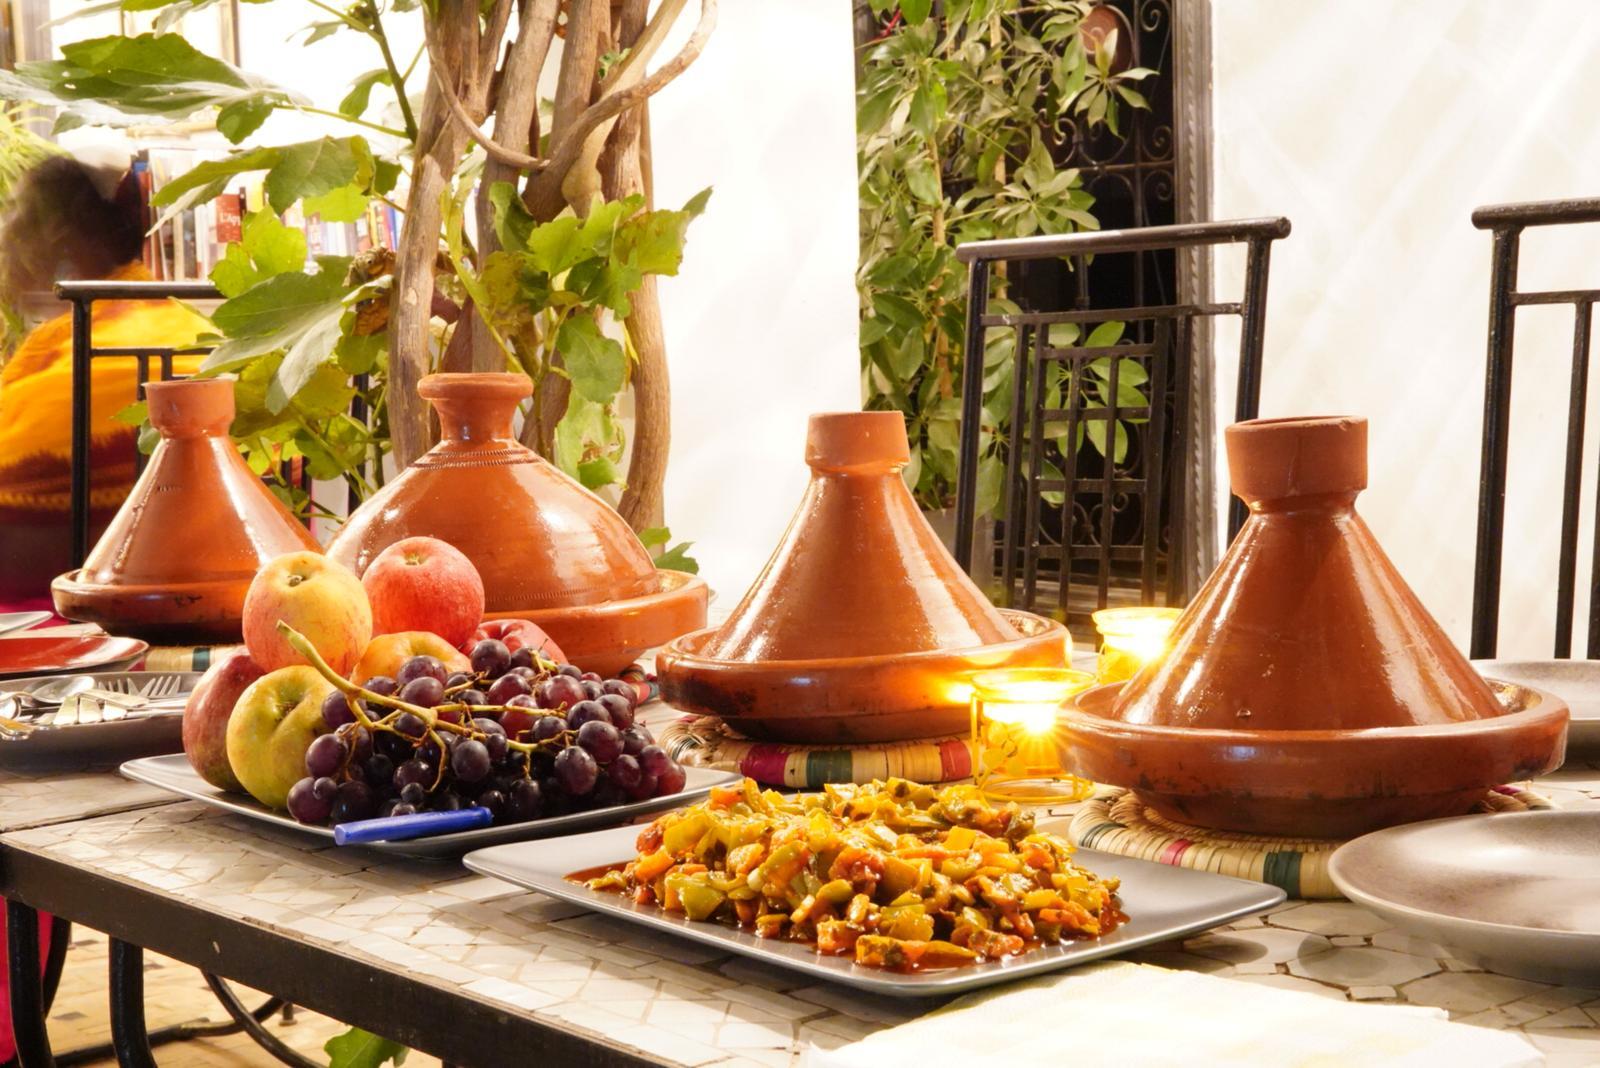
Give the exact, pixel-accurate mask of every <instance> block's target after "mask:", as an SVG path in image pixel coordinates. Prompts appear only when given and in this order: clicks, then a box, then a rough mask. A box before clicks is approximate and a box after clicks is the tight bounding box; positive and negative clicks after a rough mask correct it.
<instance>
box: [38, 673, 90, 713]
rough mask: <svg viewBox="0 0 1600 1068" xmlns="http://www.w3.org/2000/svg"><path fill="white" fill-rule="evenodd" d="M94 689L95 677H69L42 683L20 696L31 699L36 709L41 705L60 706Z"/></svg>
mask: <svg viewBox="0 0 1600 1068" xmlns="http://www.w3.org/2000/svg"><path fill="white" fill-rule="evenodd" d="M92 689H94V676H93V675H68V676H66V677H64V678H59V679H50V680H49V681H48V682H41V683H40V684H39V685H37V686H35V687H34V688H33V689H32V690H30V691H28V692H27V693H25V694H21V695H20V696H22V697H25V698H27V699H29V700H30V701H31V702H32V703H33V704H34V705H35V706H36V707H37V706H39V705H59V704H63V703H65V702H66V700H67V698H69V697H72V696H74V695H76V694H80V693H83V692H84V691H85V690H92Z"/></svg>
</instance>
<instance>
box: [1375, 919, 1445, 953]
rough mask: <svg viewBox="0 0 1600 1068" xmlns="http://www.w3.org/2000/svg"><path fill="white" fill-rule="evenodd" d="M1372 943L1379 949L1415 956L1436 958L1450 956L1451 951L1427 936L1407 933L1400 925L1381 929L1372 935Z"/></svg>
mask: <svg viewBox="0 0 1600 1068" xmlns="http://www.w3.org/2000/svg"><path fill="white" fill-rule="evenodd" d="M1372 944H1373V945H1374V946H1377V947H1378V948H1379V949H1392V950H1394V951H1395V952H1396V953H1409V954H1411V955H1412V956H1413V957H1433V958H1435V959H1438V958H1441V957H1448V956H1449V955H1450V953H1449V951H1448V950H1446V949H1445V948H1444V947H1443V946H1440V945H1438V944H1436V943H1433V942H1429V941H1428V940H1427V939H1425V938H1417V937H1416V936H1415V935H1409V934H1406V933H1405V932H1404V931H1402V930H1401V929H1400V928H1398V927H1391V928H1389V929H1388V930H1387V931H1379V932H1378V933H1377V934H1375V935H1373V936H1372Z"/></svg>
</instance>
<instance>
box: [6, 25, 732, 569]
mask: <svg viewBox="0 0 1600 1068" xmlns="http://www.w3.org/2000/svg"><path fill="white" fill-rule="evenodd" d="M214 2H216V0H124V3H123V6H124V7H126V8H128V9H137V10H140V11H146V12H148V11H151V10H152V9H154V11H155V13H156V21H155V29H154V30H153V31H152V32H149V33H142V34H139V35H136V36H124V35H113V36H109V37H102V38H97V39H93V40H88V41H81V42H77V43H74V44H69V45H65V46H63V47H62V49H61V56H60V58H59V59H56V60H51V61H46V62H34V63H26V64H22V65H20V66H19V67H18V69H17V70H16V71H15V72H0V96H5V97H9V98H11V99H14V100H26V101H30V102H33V103H37V104H45V105H49V106H51V107H53V108H55V109H56V110H57V115H58V119H57V128H58V129H60V128H63V127H65V126H71V125H80V124H84V123H99V124H106V125H136V124H140V125H148V124H150V123H152V122H179V121H185V122H192V121H193V120H195V119H197V118H203V117H207V116H209V117H211V118H212V119H213V120H214V122H215V125H216V129H217V130H218V131H219V132H220V133H221V134H222V135H223V136H224V137H225V138H226V139H227V140H228V141H229V142H231V143H233V144H234V145H236V146H240V147H238V148H236V149H235V150H233V151H231V152H229V153H228V154H227V155H226V156H224V157H223V158H220V159H216V160H212V161H208V162H205V163H201V164H200V165H198V166H196V167H194V168H193V169H192V170H190V171H189V172H188V173H187V174H184V175H182V176H181V177H179V178H177V179H176V180H174V181H172V182H170V183H169V184H167V185H166V186H165V187H164V188H162V189H161V190H160V191H159V192H158V194H157V195H156V197H155V207H156V208H157V209H158V210H159V211H160V213H161V219H166V218H170V217H172V216H174V215H175V214H177V213H179V212H181V211H183V210H185V209H187V208H190V207H192V206H194V205H195V204H197V203H201V202H204V201H207V200H209V199H211V198H214V197H216V196H217V195H218V194H220V193H222V192H223V191H224V190H225V189H228V188H230V187H233V186H236V185H238V184H239V183H240V182H241V181H242V180H243V176H246V175H251V174H258V175H262V176H264V179H263V190H264V196H265V204H264V205H263V207H262V208H261V210H259V211H257V212H255V213H254V214H251V215H250V216H248V217H247V218H246V219H245V220H244V222H243V226H242V236H241V239H240V240H239V241H238V242H237V243H235V244H234V245H233V246H232V247H230V248H229V249H228V250H227V255H226V257H225V258H224V259H223V260H222V261H221V262H220V263H218V265H217V266H216V268H215V269H214V270H213V272H212V275H211V277H212V280H213V281H214V283H215V284H216V286H217V288H218V289H220V290H221V291H222V294H223V296H224V297H225V298H226V299H225V300H224V301H223V303H222V304H221V305H220V306H219V307H218V308H217V309H216V311H215V313H214V314H213V316H212V320H213V322H214V323H215V324H216V327H217V331H218V335H219V337H218V341H219V344H218V347H217V348H216V350H215V351H214V352H213V353H212V355H211V356H210V357H209V358H208V360H207V361H206V363H205V366H204V369H203V371H202V373H203V374H223V373H227V374H232V375H235V376H236V379H237V381H236V386H235V391H236V396H237V399H238V410H239V418H238V420H237V421H236V423H235V425H234V428H233V433H234V435H235V437H236V438H237V439H238V441H239V444H240V446H241V448H242V449H243V450H244V452H245V454H246V456H247V458H248V459H249V460H250V462H251V464H252V466H254V467H255V469H256V470H257V471H258V472H266V471H267V470H268V469H269V467H271V466H272V465H275V464H276V463H278V462H280V461H282V460H284V459H289V458H303V459H304V461H305V463H306V464H307V465H308V467H309V470H310V473H311V474H312V476H313V477H315V478H318V479H330V478H343V479H345V480H346V481H347V482H348V483H349V484H350V487H351V489H352V490H353V491H354V492H355V494H356V496H357V497H362V496H365V495H366V494H367V493H368V492H370V491H371V490H372V489H373V488H374V487H373V483H374V482H376V481H378V480H381V477H382V470H383V464H382V463H381V458H382V456H383V455H384V454H386V453H392V456H393V460H394V461H396V462H398V464H400V465H402V466H403V465H405V464H408V463H410V462H411V461H412V460H414V459H415V458H416V457H418V456H419V455H421V454H422V453H423V452H424V451H426V449H427V448H428V447H429V446H430V445H431V443H432V441H433V438H434V429H433V427H432V426H431V425H430V422H429V416H428V413H427V409H426V406H425V405H424V404H423V402H422V401H421V400H420V399H419V398H418V397H417V395H416V389H415V387H416V384H417V382H418V380H419V379H420V378H421V377H422V376H423V375H424V374H426V373H428V372H429V371H430V370H447V371H457V370H491V369H492V370H504V369H516V370H522V371H524V372H525V373H527V374H528V375H529V376H530V377H531V378H532V379H533V381H534V383H535V388H536V399H535V402H534V404H533V405H532V407H531V408H530V410H529V411H528V412H527V413H526V420H525V423H524V427H525V429H524V431H523V433H524V437H525V438H526V440H527V441H528V443H529V444H530V445H532V446H533V447H535V448H537V449H539V450H540V451H542V452H544V453H545V454H546V455H548V456H550V457H551V458H552V459H553V460H555V461H556V462H557V463H558V464H559V465H560V466H561V467H563V468H564V469H565V470H567V471H568V472H570V473H572V474H573V475H575V476H576V477H578V478H580V479H581V480H582V481H583V482H584V484H585V485H587V486H589V487H590V488H593V489H597V490H602V491H609V492H610V493H611V494H612V496H613V497H614V499H615V500H616V503H617V505H618V508H619V510H620V511H621V512H622V514H623V515H624V517H625V518H627V519H628V520H629V522H630V523H632V524H633V525H634V526H635V527H636V528H639V529H645V528H659V524H660V521H661V514H662V484H663V478H664V474H665V462H666V456H667V444H668V437H669V433H670V428H669V424H668V418H669V411H668V403H667V364H666V352H665V345H664V339H663V335H662V330H661V317H660V307H659V303H658V301H657V297H656V289H655V282H654V279H655V277H656V276H658V275H661V274H672V273H675V272H676V270H677V267H678V263H679V260H680V257H681V253H682V246H683V241H684V237H685V233H686V230H687V227H688V225H689V223H690V221H691V220H692V219H693V218H694V217H695V215H696V214H698V213H699V212H700V211H701V210H702V209H703V208H704V206H705V202H706V195H707V194H706V193H702V194H701V195H699V196H697V197H695V198H694V199H693V200H691V201H690V202H689V203H688V204H685V205H683V206H682V207H681V208H678V209H675V210H663V209H657V208H655V207H654V206H653V205H652V204H651V203H650V195H649V188H650V178H649V166H650V164H649V149H648V144H649V141H648V121H649V120H648V115H647V110H646V104H647V101H648V100H649V99H650V97H651V96H653V95H654V94H655V93H657V92H659V91H661V90H662V89H664V88H665V87H666V86H667V85H668V84H670V83H671V82H672V80H673V79H674V78H676V77H677V76H678V75H679V74H681V73H682V72H683V71H684V70H685V69H686V68H687V67H688V66H689V65H690V64H691V63H693V62H694V60H695V58H696V57H697V56H698V55H699V54H700V52H701V50H702V49H703V48H704V47H705V44H706V42H707V40H708V38H709V36H710V34H711V31H712V28H713V26H714V23H715V18H716V2H715V0H699V2H698V13H697V16H696V19H695V23H694V26H693V28H692V32H690V34H689V35H688V38H687V40H686V42H685V43H684V44H683V45H682V47H681V48H680V49H679V50H678V51H677V52H676V53H675V54H671V55H664V54H663V50H662V46H663V43H664V41H665V39H666V37H667V35H668V33H669V31H670V30H671V28H672V27H673V26H674V24H676V23H677V22H678V21H679V20H680V18H682V17H684V16H685V12H686V9H688V6H689V5H688V0H662V2H660V3H658V4H656V5H654V11H653V13H652V11H651V5H650V4H649V3H648V2H647V0H621V2H619V3H612V2H611V0H568V2H560V0H490V2H486V3H481V4H480V3H476V2H474V3H467V2H466V0H428V2H425V3H422V4H418V3H417V2H416V0H357V2H356V3H354V4H353V5H351V6H349V7H345V8H338V7H334V6H330V5H328V4H325V3H322V2H321V0H312V3H313V4H314V6H316V7H317V8H319V9H322V11H324V12H325V13H326V16H327V17H326V18H324V19H322V20H321V21H318V22H315V23H313V24H312V25H310V26H308V27H307V28H306V29H307V37H306V41H307V42H308V43H309V42H312V41H316V40H319V39H321V38H324V37H327V36H330V35H335V34H337V35H342V36H344V37H346V38H348V41H349V43H348V46H347V51H346V54H347V55H349V56H350V57H352V58H354V57H359V56H365V57H367V61H368V62H369V63H370V65H371V69H368V70H366V71H364V72H362V73H360V74H358V75H357V76H356V77H355V78H354V79H353V81H352V83H351V86H350V90H349V93H348V94H347V95H346V96H345V97H344V99H343V100H342V101H340V103H339V104H338V106H337V108H335V109H325V108H319V107H317V106H315V105H314V104H313V103H311V102H310V101H308V100H306V99H304V98H303V97H301V96H300V95H299V94H298V93H297V92H295V90H294V89H293V88H291V87H290V86H289V85H287V84H284V83H282V82H278V81H274V80H271V79H269V78H267V77H264V76H261V75H258V74H253V73H249V72H246V71H244V70H240V69H238V68H237V67H235V66H233V65H231V64H229V63H227V62H225V61H223V60H221V59H218V58H216V57H214V56H210V55H206V54H204V53H202V52H201V51H199V50H197V49H196V48H194V47H193V46H192V45H190V44H189V42H187V41H186V40H184V39H183V37H182V36H180V35H179V34H177V33H174V32H167V31H168V30H169V29H170V27H171V26H172V25H175V24H177V23H178V20H179V19H180V18H181V17H182V16H183V15H185V14H188V13H191V12H193V11H194V10H196V9H199V8H204V7H206V6H209V5H210V4H211V3H214ZM267 2H272V0H267ZM513 11H515V14H516V16H517V18H516V19H515V21H514V22H513V20H512V18H511V16H512V14H513ZM407 19H409V20H420V22H421V24H422V29H423V37H424V39H425V42H426V43H425V45H424V47H423V48H422V49H421V50H419V51H418V53H417V54H416V55H414V56H411V57H405V56H397V55H396V54H395V52H394V49H393V48H392V47H391V32H390V30H391V28H392V27H393V25H394V24H395V23H396V22H398V21H399V20H407ZM558 36H559V37H560V38H561V39H562V44H561V46H560V48H556V47H555V42H556V39H557V37H558ZM557 57H559V58H557ZM424 59H426V60H427V62H426V63H424V62H423V60H424ZM550 65H556V66H557V67H558V69H557V71H556V78H555V95H554V98H553V100H551V101H549V107H548V109H542V108H541V106H540V101H539V100H538V98H537V92H538V85H539V83H540V78H541V72H543V71H544V70H545V68H546V67H547V66H550ZM652 65H654V69H650V67H651V66H652ZM380 94H385V95H387V94H392V102H391V103H390V104H389V105H388V107H387V109H385V108H383V107H381V106H380V102H379V99H378V98H379V95H380ZM280 110H293V111H298V112H300V113H302V114H309V115H315V116H318V117H319V118H320V119H322V120H325V121H326V122H327V123H328V125H329V130H328V132H327V133H326V134H325V135H324V136H321V137H317V138H315V139H311V140H305V141H300V142H296V143H292V144H261V143H257V142H256V141H255V139H254V136H253V135H255V133H256V131H257V130H259V129H260V127H261V126H262V124H263V123H264V122H265V121H266V120H267V118H268V117H269V116H271V115H272V114H273V113H274V112H277V111H280ZM708 192H709V191H708ZM373 204H380V205H384V206H386V207H388V208H392V209H393V210H394V211H395V212H396V213H397V214H398V215H400V216H403V219H404V222H403V225H402V226H401V227H400V228H399V236H398V241H397V243H396V247H395V248H394V250H393V251H392V252H390V251H389V250H388V249H385V248H374V249H372V250H370V251H368V252H364V253H362V254H359V255H354V256H342V255H341V256H332V255H319V256H316V257H315V258H314V259H312V260H311V261H310V264H311V265H310V266H309V267H308V266H307V263H308V258H307V255H306V247H305V239H304V235H302V234H300V233H298V232H297V231H295V230H294V228H292V227H290V226H287V225H285V223H284V221H283V216H284V215H285V213H287V212H289V211H290V210H291V209H292V208H293V209H297V210H299V211H300V212H302V213H304V214H307V215H310V214H316V215H319V216H320V217H321V218H322V219H324V220H329V221H343V220H354V219H357V218H360V217H361V216H362V213H363V212H365V211H367V210H368V208H369V207H370V206H371V205H373ZM469 217H470V218H471V219H472V221H473V223H474V224H475V225H472V226H469V225H468V222H467V220H468V218H469ZM159 221H161V220H160V219H158V223H159ZM360 382H365V383H367V384H366V386H365V390H364V392H365V396H364V398H363V399H364V401H365V402H366V404H367V407H368V409H369V410H370V411H372V412H373V413H374V416H373V418H372V419H371V420H370V421H368V422H364V421H362V420H357V419H352V418H351V417H350V415H349V411H350V406H351V401H352V398H353V397H354V396H355V393H356V391H357V389H358V385H357V384H358V383H360ZM625 393H631V396H632V402H633V412H634V420H633V425H632V440H631V442H629V441H627V440H626V438H625V434H624V425H623V423H622V421H621V420H619V418H618V414H617V409H618V401H619V399H620V398H622V397H623V395H624V394H625ZM128 414H129V418H130V419H132V420H135V421H138V420H142V418H143V412H142V409H139V408H135V409H134V410H132V411H131V412H130V413H128ZM630 445H631V448H630ZM374 457H376V458H378V459H379V460H380V462H379V463H378V464H376V465H367V464H366V462H367V461H369V460H371V459H372V458H374ZM364 467H367V468H368V469H370V470H371V471H372V472H373V474H372V475H371V476H368V475H366V474H363V469H364ZM280 489H281V490H282V491H283V492H284V493H285V494H286V495H289V496H291V497H292V498H293V499H294V503H296V504H297V505H300V506H301V507H305V506H306V504H307V502H306V501H305V500H304V499H303V498H301V497H299V496H297V494H298V490H296V489H294V488H293V487H287V486H280ZM652 538H653V539H654V540H655V541H656V543H658V544H664V541H665V535H664V532H662V531H661V530H659V529H654V530H649V531H648V532H647V536H646V541H647V542H648V541H650V540H651V539H652Z"/></svg>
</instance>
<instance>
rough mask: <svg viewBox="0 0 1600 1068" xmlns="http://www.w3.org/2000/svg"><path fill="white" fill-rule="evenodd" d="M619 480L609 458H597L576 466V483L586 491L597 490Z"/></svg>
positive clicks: (619, 476) (615, 467)
mask: <svg viewBox="0 0 1600 1068" xmlns="http://www.w3.org/2000/svg"><path fill="white" fill-rule="evenodd" d="M620 479H621V475H620V474H618V472H617V465H616V464H614V463H612V462H611V460H610V458H609V457H605V456H597V457H595V458H594V459H593V460H585V461H584V462H583V463H581V464H579V465H578V481H579V482H582V483H583V485H584V487H585V488H586V489H592V490H597V489H600V488H602V487H604V486H609V485H611V484H612V483H613V482H617V481H619V480H620Z"/></svg>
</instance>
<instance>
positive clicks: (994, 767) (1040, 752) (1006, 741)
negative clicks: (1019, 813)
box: [972, 668, 1095, 804]
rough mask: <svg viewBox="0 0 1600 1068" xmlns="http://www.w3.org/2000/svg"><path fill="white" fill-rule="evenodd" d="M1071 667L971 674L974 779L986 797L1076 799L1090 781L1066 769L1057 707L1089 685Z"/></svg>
mask: <svg viewBox="0 0 1600 1068" xmlns="http://www.w3.org/2000/svg"><path fill="white" fill-rule="evenodd" d="M1094 682H1095V680H1094V676H1093V675H1090V674H1089V673H1088V672H1086V671H1073V670H1071V669H1070V668H1011V669H1008V670H1003V671H983V672H979V673H978V674H977V675H974V676H973V678H972V742H973V746H972V748H973V751H974V755H975V761H974V768H973V778H974V780H975V781H976V782H977V784H978V789H979V790H980V791H981V792H982V793H983V795H984V796H985V797H986V798H989V799H991V800H996V801H1022V802H1029V803H1035V804H1037V803H1041V802H1061V801H1081V800H1083V799H1084V798H1086V797H1088V796H1089V795H1090V793H1092V792H1093V789H1094V784H1093V783H1090V782H1089V781H1088V780H1086V779H1081V778H1079V777H1078V776H1076V775H1073V774H1072V773H1071V772H1069V771H1067V770H1066V767H1065V764H1066V762H1065V761H1064V760H1063V757H1064V755H1065V752H1066V749H1067V735H1066V731H1065V729H1064V725H1063V723H1062V720H1061V706H1062V705H1063V704H1064V703H1066V701H1067V699H1068V698H1070V697H1072V695H1074V694H1076V693H1079V692H1081V691H1083V690H1086V689H1088V688H1089V687H1090V686H1093V685H1094Z"/></svg>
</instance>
